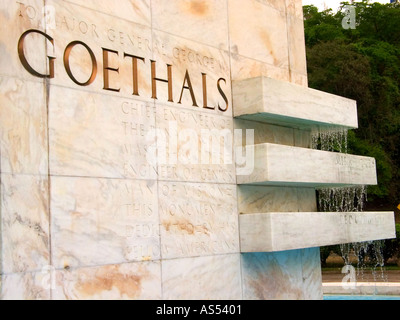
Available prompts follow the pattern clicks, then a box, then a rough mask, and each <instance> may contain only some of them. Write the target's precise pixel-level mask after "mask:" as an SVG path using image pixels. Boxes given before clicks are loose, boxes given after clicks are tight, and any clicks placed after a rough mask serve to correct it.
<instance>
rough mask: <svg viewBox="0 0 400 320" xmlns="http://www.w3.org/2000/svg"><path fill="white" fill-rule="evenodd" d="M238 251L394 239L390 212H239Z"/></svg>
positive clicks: (392, 214)
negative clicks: (239, 246)
mask: <svg viewBox="0 0 400 320" xmlns="http://www.w3.org/2000/svg"><path fill="white" fill-rule="evenodd" d="M239 225H240V245H241V252H242V253H246V252H278V251H286V250H296V249H305V248H314V247H322V246H329V245H337V244H345V243H354V242H364V241H373V240H383V239H393V238H396V228H395V219H394V213H393V212H279V213H278V212H277V213H256V214H242V215H240V218H239Z"/></svg>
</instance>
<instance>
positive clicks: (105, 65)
mask: <svg viewBox="0 0 400 320" xmlns="http://www.w3.org/2000/svg"><path fill="white" fill-rule="evenodd" d="M102 49H103V78H104V79H103V80H104V87H103V89H104V90H109V91H115V92H119V91H120V89H114V88H110V78H109V74H108V72H109V71H115V72H116V73H119V68H112V67H110V66H109V65H108V62H109V61H108V54H109V53H110V52H111V53H115V54H116V55H117V56H118V51H114V50H110V49H105V48H102Z"/></svg>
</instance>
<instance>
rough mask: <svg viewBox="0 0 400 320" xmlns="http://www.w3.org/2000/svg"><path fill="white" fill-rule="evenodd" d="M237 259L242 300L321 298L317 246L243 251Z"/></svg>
mask: <svg viewBox="0 0 400 320" xmlns="http://www.w3.org/2000/svg"><path fill="white" fill-rule="evenodd" d="M241 261H242V279H243V299H245V300H322V287H321V282H322V278H321V266H320V258H319V249H318V248H311V249H305V250H292V251H285V252H273V253H259V252H258V253H244V254H242V255H241ZM310 283H313V284H315V285H313V286H310Z"/></svg>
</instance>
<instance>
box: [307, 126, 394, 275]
mask: <svg viewBox="0 0 400 320" xmlns="http://www.w3.org/2000/svg"><path fill="white" fill-rule="evenodd" d="M347 137H348V130H346V129H341V128H340V129H339V128H326V129H323V130H321V129H320V130H318V131H315V132H313V133H312V148H313V149H318V150H322V151H330V152H339V153H347V152H348V138H347ZM317 195H318V206H319V210H320V211H322V212H363V211H364V207H365V203H366V202H367V200H368V193H367V187H366V186H355V187H343V188H325V189H319V190H317ZM383 245H384V241H383V240H381V241H368V242H361V243H348V244H341V245H340V249H341V254H342V258H343V260H344V263H345V268H346V267H348V266H351V265H352V263H353V262H354V261H357V268H356V277H357V280H358V281H363V280H365V276H366V271H367V270H371V271H372V276H373V280H374V282H378V281H383V282H386V281H387V275H386V273H385V270H384V258H383V254H382V252H383Z"/></svg>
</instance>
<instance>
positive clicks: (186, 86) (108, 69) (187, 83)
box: [18, 29, 229, 112]
mask: <svg viewBox="0 0 400 320" xmlns="http://www.w3.org/2000/svg"><path fill="white" fill-rule="evenodd" d="M32 33H35V34H39V35H41V36H43V37H44V38H45V39H46V40H47V41H48V42H50V43H51V45H52V46H53V47H54V39H53V38H52V37H51V36H49V35H48V34H46V33H45V32H43V31H40V30H36V29H30V30H27V31H25V32H24V33H23V34H22V35H21V37H20V39H19V41H18V56H19V59H20V61H21V63H22V65H23V66H24V68H25V69H26V70H27V71H28V72H29V73H30V74H32V75H33V76H35V77H39V78H50V79H51V78H54V77H55V72H54V68H55V66H54V65H55V60H56V57H55V56H50V55H49V56H47V59H48V61H49V70H48V71H47V72H46V73H41V72H39V71H37V70H35V69H34V68H33V67H32V66H31V65H30V64H29V62H28V60H27V59H26V55H25V50H26V48H25V39H26V37H28V36H29V35H30V34H32ZM78 45H79V46H83V47H84V48H85V49H86V51H87V52H88V53H89V55H90V60H91V64H92V71H91V74H90V76H89V78H88V79H87V80H86V81H79V80H77V79H76V77H75V76H74V74H73V72H72V68H71V65H70V54H71V52H72V50H73V49H74V47H75V46H78ZM102 52H103V83H104V86H103V90H108V91H113V92H120V88H114V87H113V86H112V84H111V83H110V76H109V75H110V73H112V72H113V73H117V74H118V73H119V67H116V66H110V63H109V57H110V55H116V56H117V57H118V56H119V52H118V51H115V50H112V49H107V48H102ZM123 58H124V59H125V58H129V59H131V60H132V80H133V88H132V95H134V96H140V88H139V81H138V68H139V66H138V62H142V63H143V64H146V58H145V57H140V56H136V55H132V54H129V53H126V52H124V53H123ZM150 62H151V63H150V65H151V88H152V97H151V98H152V99H156V100H157V99H158V97H157V81H158V82H164V83H167V85H168V102H174V101H175V100H174V95H173V77H172V67H173V66H172V65H170V64H167V79H162V78H159V77H157V75H156V61H154V60H151V59H150ZM63 63H64V67H65V70H66V72H67V74H68V76H69V78H70V79H71V80H72V81H73V82H74V83H75V84H77V85H79V86H89V85H91V84H92V83H93V82H94V80H95V79H96V76H97V73H98V68H97V59H96V56H95V54H94V53H93V51H92V49H91V48H90V47H89V46H88V45H87V44H85V43H84V42H82V41H78V40H76V41H72V42H70V43H69V44H68V45H67V46H66V48H65V51H64V55H63ZM201 79H202V93H203V106H202V107H203V108H204V109H211V110H216V109H218V110H219V111H221V112H226V111H227V110H228V109H229V100H228V96H227V94H226V93H225V92H224V90H223V84H226V79H225V78H222V77H221V78H219V79H218V80H217V83H216V88H217V90H218V93H219V95H220V96H221V98H222V100H223V101H224V103H223V104H222V105H221V104H220V103H218V105H217V106H209V105H208V101H207V94H208V93H207V74H206V73H203V72H202V73H201ZM185 90H187V91H188V92H189V93H190V96H191V99H192V104H193V107H199V105H198V103H197V99H196V96H195V93H194V89H193V86H192V81H191V78H190V74H189V71H188V70H186V72H185V76H184V79H183V84H182V89H181V92H180V98H179V100H178V104H182V97H183V94H184V93H185Z"/></svg>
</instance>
